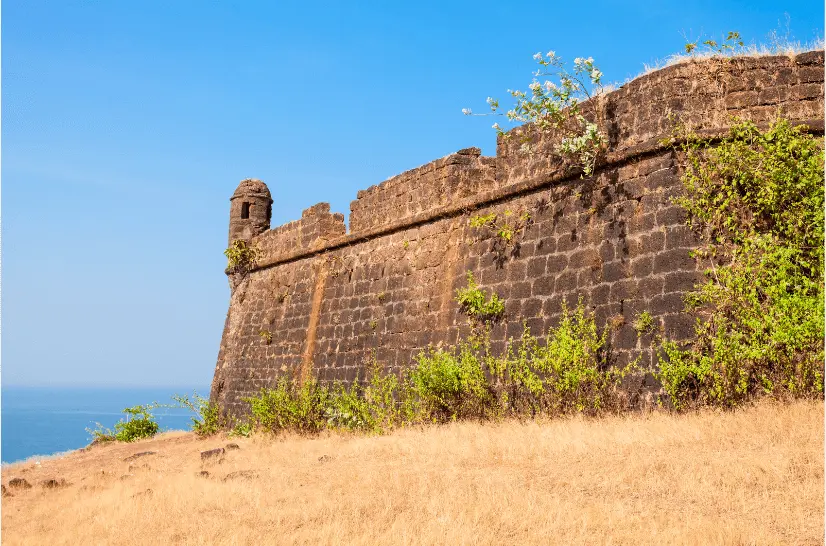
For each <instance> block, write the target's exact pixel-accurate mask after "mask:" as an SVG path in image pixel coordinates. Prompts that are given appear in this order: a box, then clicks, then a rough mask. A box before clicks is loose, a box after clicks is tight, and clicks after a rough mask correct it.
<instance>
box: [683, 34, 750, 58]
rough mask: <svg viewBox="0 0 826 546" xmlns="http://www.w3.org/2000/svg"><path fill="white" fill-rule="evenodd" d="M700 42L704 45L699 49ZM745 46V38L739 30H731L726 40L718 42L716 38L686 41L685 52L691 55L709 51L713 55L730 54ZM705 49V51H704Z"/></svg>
mask: <svg viewBox="0 0 826 546" xmlns="http://www.w3.org/2000/svg"><path fill="white" fill-rule="evenodd" d="M698 43H699V44H700V45H702V46H703V48H700V49H699V50H698V48H697V45H698ZM743 46H744V44H743V39H742V38H741V37H740V33H739V32H729V33H728V34H727V35H726V38H725V40H723V41H722V42H720V43H718V42H717V41H716V40H710V39H709V40H704V41H703V42H700V41H699V40H695V41H693V42H689V41H686V44H685V52H686V53H687V54H689V55H691V56H694V55H697V54H698V53H708V54H711V55H729V54H733V53H736V52H737V51H738V50H740V49H742V48H743ZM703 50H704V51H703Z"/></svg>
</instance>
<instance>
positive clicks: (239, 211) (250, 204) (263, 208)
mask: <svg viewBox="0 0 826 546" xmlns="http://www.w3.org/2000/svg"><path fill="white" fill-rule="evenodd" d="M229 202H230V205H229V244H230V245H231V244H232V242H233V241H236V240H238V239H241V240H243V241H249V240H250V239H252V238H253V237H255V236H256V235H258V234H259V233H263V232H265V231H267V230H268V229H270V218H272V197H271V196H270V190H269V189H268V188H267V185H266V184H264V183H263V182H261V181H260V180H256V179H254V178H247V179H246V180H242V181H241V183H240V184H238V188H237V189H236V190H235V193H233V194H232V197H230V199H229Z"/></svg>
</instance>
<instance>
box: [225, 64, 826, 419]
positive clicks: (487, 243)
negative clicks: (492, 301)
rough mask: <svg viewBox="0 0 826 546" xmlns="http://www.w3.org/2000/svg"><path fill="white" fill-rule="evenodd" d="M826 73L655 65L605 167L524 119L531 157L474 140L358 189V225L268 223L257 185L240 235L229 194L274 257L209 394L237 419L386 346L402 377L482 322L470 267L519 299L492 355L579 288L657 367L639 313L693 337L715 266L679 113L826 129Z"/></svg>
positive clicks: (252, 235) (236, 323)
mask: <svg viewBox="0 0 826 546" xmlns="http://www.w3.org/2000/svg"><path fill="white" fill-rule="evenodd" d="M822 67H823V52H822V51H814V52H807V53H802V54H799V55H796V56H794V57H786V56H779V57H754V58H735V59H730V60H726V61H721V60H719V59H710V60H697V61H690V62H686V63H683V64H678V65H674V66H670V67H667V68H664V69H662V70H658V71H655V72H651V73H649V74H646V75H644V76H641V77H640V78H637V79H636V80H634V81H632V82H630V83H628V84H626V85H624V86H623V87H621V88H620V89H618V90H616V91H614V92H612V93H610V94H608V95H606V96H605V97H602V98H601V99H599V100H600V101H601V102H600V103H599V107H600V108H602V109H603V110H602V111H603V114H604V120H603V122H602V123H603V130H604V131H605V132H606V133H607V134H608V135H609V141H610V146H609V149H608V152H607V154H606V158H605V161H604V162H603V163H602V164H600V165H598V168H597V172H596V173H595V175H594V176H592V177H589V178H585V179H583V178H581V177H580V175H579V172H578V171H577V170H576V169H572V168H571V167H570V166H569V165H566V164H564V163H563V162H562V161H560V160H559V159H556V158H554V157H553V156H552V155H551V154H549V153H548V152H549V151H552V150H553V148H554V146H555V145H556V143H557V142H558V140H557V141H555V140H554V138H555V137H554V136H553V135H539V134H536V133H535V131H533V129H532V127H530V126H528V127H520V128H517V129H514V130H513V131H512V132H511V134H512V135H514V136H515V137H518V136H520V135H523V134H529V135H532V137H533V138H534V151H533V154H524V153H522V152H520V150H519V146H520V139H519V138H511V139H509V140H508V139H504V138H501V137H500V138H499V140H498V141H497V155H496V156H495V157H484V156H482V155H481V151H480V150H479V149H478V148H466V149H463V150H459V151H458V152H456V153H454V154H450V155H448V156H445V157H443V158H441V159H438V160H436V161H433V162H431V163H428V164H426V165H422V166H420V167H417V168H415V169H411V170H409V171H406V172H404V173H401V174H399V175H397V176H394V177H392V178H389V179H387V180H385V181H384V182H382V183H380V184H377V185H374V186H371V187H370V188H368V189H366V190H361V191H359V192H358V195H357V199H356V200H355V201H353V202H352V203H351V206H350V231H349V233H348V232H347V230H346V228H345V225H344V215H343V214H340V213H331V212H330V206H329V204H327V203H319V204H317V205H314V206H312V207H310V208H308V209H306V210H305V211H303V212H302V215H301V218H300V219H299V220H295V221H293V222H290V223H287V224H285V225H283V226H280V227H276V228H274V229H268V228H269V218H268V217H266V206H265V205H266V204H267V200H268V199H270V202H271V198H270V197H269V191H268V190H267V191H266V194H265V193H264V189H266V186H263V188H261V187H260V186H258V185H256V186H255V188H253V189H254V190H255V191H253V192H251V193H252V194H254V197H256V198H257V199H260V201H256V202H255V203H253V205H255V204H259V205H262V206H259V208H258V209H257V211H256V209H255V207H253V208H252V211H253V212H255V213H256V214H259V216H257V217H256V218H257V220H255V221H256V222H257V223H256V224H255V226H254V229H252V230H251V231H249V230H248V231H247V232H243V233H242V231H243V230H242V229H241V228H243V226H244V225H247V224H244V225H241V224H239V222H240V221H241V218H240V213H241V208H240V207H241V205H240V203H241V202H244V201H243V200H239V199H236V196H233V202H232V205H231V211H230V215H231V221H230V225H231V236H230V239H231V240H232V234H233V233H241V234H242V235H244V237H245V238H246V239H247V240H248V241H249V242H250V243H251V244H253V245H254V246H256V247H257V248H258V250H259V251H260V255H259V261H258V265H257V267H255V268H253V270H252V271H250V272H249V273H248V274H247V275H246V276H245V277H243V278H240V279H236V280H235V281H233V286H234V288H233V290H232V291H231V300H230V308H229V312H228V315H227V320H226V323H225V327H224V334H223V338H222V341H221V346H220V350H219V354H218V362H217V364H216V371H215V378H214V381H213V387H212V394H211V396H212V399H213V400H216V401H219V402H221V404H222V407H223V408H224V411H226V412H228V413H229V414H231V415H240V414H243V413H245V412H246V411H247V410H248V407H247V405H246V403H245V402H244V398H245V397H248V396H251V395H254V394H256V393H257V391H258V390H259V389H260V388H262V387H271V386H273V385H274V383H275V381H276V380H277V378H278V377H280V376H281V375H283V374H290V373H292V374H300V373H302V370H305V369H306V368H307V367H309V368H310V372H312V373H315V374H316V375H317V376H318V378H319V379H320V380H322V381H328V382H332V381H341V382H345V383H346V382H351V381H354V380H355V378H356V377H357V376H359V374H361V376H362V377H363V374H364V371H365V369H366V366H368V364H369V362H370V361H371V359H373V358H375V359H376V361H377V362H379V363H380V364H381V365H382V366H384V367H385V369H387V370H389V371H393V372H394V373H397V372H399V371H400V370H401V369H404V368H405V367H407V366H409V365H410V364H411V362H412V359H413V357H414V356H415V354H416V353H417V352H418V351H420V350H422V349H423V348H425V347H426V346H428V345H433V346H438V345H442V346H445V345H448V344H452V343H456V341H457V339H459V336H460V335H466V334H467V333H468V331H469V327H468V324H467V320H466V317H464V315H463V314H462V313H461V312H460V310H459V309H458V306H457V305H456V304H455V301H454V297H455V292H456V289H457V288H459V287H462V286H464V285H465V283H466V273H467V271H472V272H473V274H474V278H475V279H476V281H477V283H478V284H479V286H480V288H482V289H484V290H488V291H493V292H496V293H497V294H499V295H500V296H501V297H502V298H504V300H505V317H504V319H503V320H502V321H501V322H500V323H498V324H496V325H495V326H494V327H493V329H492V332H491V336H492V348H493V349H494V350H502V349H504V347H505V343H506V342H507V340H508V339H509V338H510V337H514V338H517V337H519V336H520V335H521V333H522V328H523V321H524V323H526V324H527V325H528V326H529V327H530V328H531V331H532V332H533V333H534V334H536V335H539V336H544V335H546V333H547V332H548V331H549V329H550V328H552V327H555V326H556V325H557V324H558V320H559V316H560V314H561V306H562V303H563V302H564V303H566V304H567V305H568V306H575V305H576V304H577V301H578V300H579V299H580V298H582V301H583V302H584V303H585V304H586V305H587V306H588V307H589V308H590V309H592V310H593V311H594V312H595V314H596V317H597V320H598V321H599V322H600V324H607V323H609V322H610V323H611V324H612V325H613V328H614V329H613V330H612V338H611V339H612V346H613V347H614V348H615V349H616V350H617V352H618V361H619V362H620V363H622V362H628V361H630V360H631V359H634V358H640V359H641V360H640V362H641V364H642V365H643V366H655V365H656V362H657V361H656V357H655V356H654V354H653V353H652V350H651V348H650V338H648V337H646V336H645V335H643V336H641V335H639V334H638V333H637V332H636V331H635V330H634V329H633V322H634V320H635V317H636V316H637V314H638V313H640V312H642V311H648V312H649V313H651V315H652V317H653V318H654V321H655V324H658V325H661V326H662V328H663V330H664V332H665V334H666V335H668V336H669V337H671V338H672V339H687V338H688V337H690V335H691V334H692V332H693V320H694V319H693V317H692V316H691V315H690V314H688V313H685V312H684V302H683V297H684V295H685V293H686V292H687V291H688V290H690V289H691V287H692V286H693V285H694V283H696V282H698V281H702V280H703V279H704V278H705V277H704V273H703V268H702V267H701V265H700V264H698V263H696V261H695V260H694V259H693V258H692V257H691V256H690V255H689V251H690V250H691V249H692V248H695V247H696V245H697V240H696V234H694V233H693V232H692V231H691V230H690V229H689V228H688V227H687V226H686V225H685V213H684V211H683V210H682V209H681V208H680V207H678V206H677V205H675V204H674V203H673V201H672V199H673V198H674V197H675V196H677V195H678V193H679V191H680V188H681V182H680V176H681V171H680V167H679V165H680V164H681V157H680V154H677V153H676V152H674V151H673V150H672V149H671V148H669V147H668V146H666V145H664V144H663V142H662V141H663V139H664V138H666V137H669V136H671V135H672V130H673V123H674V122H673V120H672V119H670V118H669V115H670V114H674V115H676V116H678V117H679V119H680V120H681V121H683V122H684V123H686V124H688V125H689V126H690V127H691V128H693V129H694V130H698V131H703V134H706V135H708V136H715V135H720V134H722V133H723V132H724V131H725V130H726V129H727V127H728V126H729V125H730V123H731V116H732V115H733V114H736V115H737V116H740V117H742V118H745V119H751V120H753V121H755V122H759V123H764V124H766V123H768V122H770V121H771V120H773V119H774V118H775V117H776V116H777V115H779V114H782V115H784V116H786V117H788V118H790V119H791V120H792V121H795V122H800V123H806V124H807V125H809V127H810V130H812V131H814V132H818V133H821V134H822V132H823V108H824V100H823V93H824V90H823V69H822ZM556 138H558V137H556ZM242 184H243V183H242ZM261 184H262V183H261ZM262 185H263V184H262ZM245 187H246V186H245ZM239 189H240V186H239ZM247 202H250V203H252V201H249V200H248V201H247ZM506 211H511V213H512V214H517V215H518V214H520V213H521V212H529V213H530V215H531V224H530V225H527V226H525V227H524V229H522V230H519V232H518V233H517V237H516V240H515V241H514V243H513V244H511V245H501V244H498V241H497V237H498V236H497V234H496V233H495V230H492V229H488V228H471V227H470V226H469V222H470V218H471V217H472V216H474V215H477V214H479V215H484V214H491V213H495V214H497V215H504V214H505V212H506ZM262 213H263V215H261V214H262ZM265 217H266V225H264V218H265ZM245 221H246V220H245ZM239 226H240V227H239ZM233 229H235V230H236V231H235V232H234V231H233ZM245 229H246V228H245ZM262 330H268V331H270V332H271V333H272V341H271V343H269V344H267V343H266V342H265V340H264V339H263V338H262V337H261V336H260V335H259V332H260V331H262ZM649 336H650V334H649Z"/></svg>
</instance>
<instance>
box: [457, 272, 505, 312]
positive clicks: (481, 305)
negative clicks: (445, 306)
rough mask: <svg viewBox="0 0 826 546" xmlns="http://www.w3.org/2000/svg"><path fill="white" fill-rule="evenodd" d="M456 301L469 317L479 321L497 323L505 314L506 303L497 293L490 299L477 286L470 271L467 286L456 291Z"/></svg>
mask: <svg viewBox="0 0 826 546" xmlns="http://www.w3.org/2000/svg"><path fill="white" fill-rule="evenodd" d="M456 301H458V302H459V305H461V306H462V309H463V310H464V312H465V313H467V315H468V316H469V317H471V318H472V319H474V320H477V321H482V322H491V321H495V320H497V319H499V318H500V317H501V316H502V314H503V313H504V312H505V303H504V302H503V301H502V300H501V299H500V298H499V296H498V295H497V294H495V293H494V294H491V296H490V297H488V296H487V294H486V293H485V291H484V290H482V289H480V288H479V286H478V285H477V284H476V281H475V280H474V278H473V273H472V272H470V271H468V272H467V286H466V287H465V288H459V289H458V290H456Z"/></svg>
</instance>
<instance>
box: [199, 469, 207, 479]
mask: <svg viewBox="0 0 826 546" xmlns="http://www.w3.org/2000/svg"><path fill="white" fill-rule="evenodd" d="M198 476H200V477H202V478H209V472H207V471H206V470H201V471H200V472H198Z"/></svg>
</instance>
